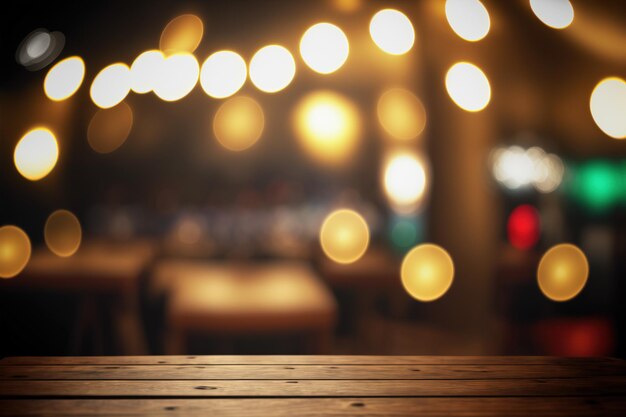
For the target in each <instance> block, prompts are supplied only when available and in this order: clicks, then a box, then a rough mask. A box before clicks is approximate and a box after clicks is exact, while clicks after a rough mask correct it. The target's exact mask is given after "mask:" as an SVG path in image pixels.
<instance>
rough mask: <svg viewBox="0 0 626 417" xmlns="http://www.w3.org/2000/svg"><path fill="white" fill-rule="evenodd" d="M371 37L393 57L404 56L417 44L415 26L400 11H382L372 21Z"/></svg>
mask: <svg viewBox="0 0 626 417" xmlns="http://www.w3.org/2000/svg"><path fill="white" fill-rule="evenodd" d="M370 35H371V37H372V40H373V41H374V43H375V44H376V45H377V46H378V47H379V48H380V49H382V50H383V51H384V52H386V53H388V54H391V55H402V54H405V53H407V52H409V51H410V50H411V48H412V47H413V43H414V42H415V30H414V29H413V24H411V21H410V20H409V18H408V17H406V15H405V14H404V13H402V12H400V11H398V10H394V9H385V10H381V11H379V12H378V13H376V14H375V15H374V17H372V20H371V21H370Z"/></svg>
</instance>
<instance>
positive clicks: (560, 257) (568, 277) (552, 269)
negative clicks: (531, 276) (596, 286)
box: [537, 243, 589, 301]
mask: <svg viewBox="0 0 626 417" xmlns="http://www.w3.org/2000/svg"><path fill="white" fill-rule="evenodd" d="M588 276H589V264H588V263H587V257H586V256H585V254H584V253H583V251H581V250H580V249H578V247H576V246H574V245H571V244H569V243H562V244H560V245H556V246H553V247H552V248H550V249H549V250H548V251H547V252H546V253H545V254H544V255H543V257H542V258H541V261H540V262H539V268H537V282H538V283H539V288H540V289H541V292H543V294H544V295H545V296H546V297H548V298H549V299H551V300H553V301H567V300H571V299H572V298H574V297H576V296H577V295H578V293H580V291H582V289H583V287H584V286H585V284H586V283H587V277H588Z"/></svg>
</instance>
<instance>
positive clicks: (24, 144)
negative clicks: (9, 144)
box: [13, 127, 59, 181]
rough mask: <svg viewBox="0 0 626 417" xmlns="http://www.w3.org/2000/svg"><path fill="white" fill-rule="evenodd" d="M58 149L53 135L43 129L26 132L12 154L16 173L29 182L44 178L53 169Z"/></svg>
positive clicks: (48, 130)
mask: <svg viewBox="0 0 626 417" xmlns="http://www.w3.org/2000/svg"><path fill="white" fill-rule="evenodd" d="M58 158H59V147H58V145H57V139H56V137H55V136H54V133H52V131H50V129H47V128H45V127H38V128H35V129H32V130H30V131H28V132H27V133H26V134H25V135H24V136H22V138H21V139H20V140H19V142H18V143H17V145H16V146H15V152H14V153H13V161H14V163H15V167H16V168H17V170H18V172H19V173H20V174H21V175H22V176H23V177H24V178H27V179H29V180H31V181H37V180H40V179H42V178H44V177H45V176H46V175H48V174H49V173H50V171H52V169H53V168H54V167H55V165H56V163H57V160H58Z"/></svg>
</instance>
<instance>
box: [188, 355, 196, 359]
mask: <svg viewBox="0 0 626 417" xmlns="http://www.w3.org/2000/svg"><path fill="white" fill-rule="evenodd" d="M187 359H196V357H195V356H187Z"/></svg>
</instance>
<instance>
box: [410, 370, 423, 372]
mask: <svg viewBox="0 0 626 417" xmlns="http://www.w3.org/2000/svg"><path fill="white" fill-rule="evenodd" d="M411 371H413V372H421V371H420V370H419V369H411Z"/></svg>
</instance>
